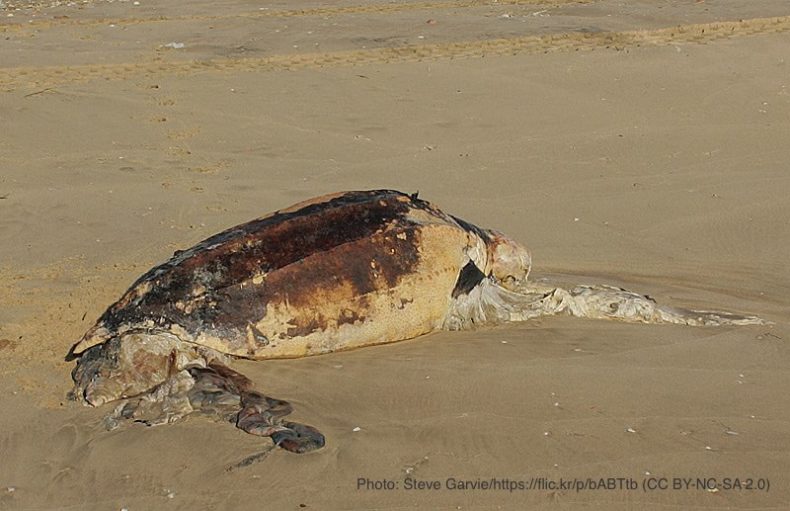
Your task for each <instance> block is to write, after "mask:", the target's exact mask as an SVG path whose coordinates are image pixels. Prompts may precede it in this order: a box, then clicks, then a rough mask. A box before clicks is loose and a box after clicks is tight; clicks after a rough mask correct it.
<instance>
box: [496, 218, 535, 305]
mask: <svg viewBox="0 0 790 511" xmlns="http://www.w3.org/2000/svg"><path fill="white" fill-rule="evenodd" d="M487 234H488V236H489V240H488V243H487V246H488V261H489V264H490V274H491V275H493V277H494V278H495V279H496V280H497V282H498V283H499V284H500V285H501V286H502V287H504V288H506V289H508V290H510V291H515V292H518V291H520V290H522V289H523V288H524V287H525V286H526V285H527V277H528V276H529V270H530V268H531V267H532V256H531V255H530V253H529V250H527V249H526V247H524V246H523V245H521V244H520V243H518V242H516V241H514V240H512V239H511V238H509V237H507V236H506V235H504V234H502V233H501V232H499V231H492V230H489V231H487Z"/></svg>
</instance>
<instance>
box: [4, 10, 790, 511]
mask: <svg viewBox="0 0 790 511" xmlns="http://www.w3.org/2000/svg"><path fill="white" fill-rule="evenodd" d="M135 4H137V2H131V1H116V2H111V1H98V0H97V1H90V0H88V1H83V2H76V3H74V4H72V5H67V4H66V2H55V1H52V2H50V1H45V2H30V1H24V0H19V1H17V0H3V1H2V5H3V7H0V16H2V19H1V21H0V36H1V37H2V39H0V66H2V67H0V127H1V128H0V132H1V134H0V272H1V273H0V275H2V278H0V385H1V386H2V388H3V394H2V395H3V397H2V402H1V403H2V412H0V508H1V509H10V510H18V509H96V510H118V509H122V508H126V509H129V510H141V509H252V510H261V509H303V508H304V509H405V508H425V509H500V508H501V509H523V508H524V507H525V506H528V507H529V508H530V509H555V508H557V509H561V508H570V507H582V508H585V509H605V510H609V509H661V510H666V509H714V508H715V509H725V508H726V509H733V508H744V509H790V448H789V446H790V400H788V391H790V369H788V368H790V349H789V348H788V340H789V339H790V322H789V321H788V305H789V304H790V299H789V298H788V291H789V290H790V267H789V266H788V255H790V221H789V220H788V219H790V201H788V197H789V196H790V175H789V174H788V172H787V171H788V162H790V63H788V62H787V59H788V58H790V54H789V53H788V48H790V30H788V29H790V17H787V16H788V15H790V7H788V5H787V2H786V1H785V0H782V1H764V2H753V1H750V0H740V1H735V0H732V1H723V0H722V1H713V0H708V1H697V2H694V1H691V0H688V1H671V2H648V1H641V2H627V3H626V2H616V1H612V0H601V1H589V2H584V3H574V2H568V1H565V0H556V1H555V2H553V3H552V2H548V3H541V2H534V1H500V2H498V3H497V2H491V1H469V0H458V1H451V0H437V1H435V2H431V1H424V2H399V3H386V2H382V1H377V0H369V1H368V2H360V3H355V2H353V1H351V0H348V1H343V2H336V3H327V4H319V3H315V2H313V1H311V0H295V1H292V2H284V1H279V2H272V3H268V2H267V3H265V4H264V3H262V2H252V1H246V2H245V1H243V0H220V1H214V2H207V1H205V0H193V1H192V2H183V1H178V2H176V1H153V0H140V1H139V5H135ZM12 14H13V16H11V15H12ZM783 16H784V17H783ZM767 18H770V19H767ZM740 20H743V21H740ZM695 24H696V25H695ZM679 26H680V27H679ZM169 43H183V44H184V47H183V48H171V47H168V46H167V45H168V44H169ZM171 46H172V45H171ZM175 46H178V45H175ZM376 187H392V188H398V189H402V190H406V191H414V190H419V191H420V193H421V196H423V197H425V198H427V199H429V200H431V201H433V202H435V203H436V204H438V205H440V206H441V207H442V208H444V209H445V210H447V211H450V212H452V213H454V214H457V215H459V216H461V217H463V218H466V219H468V220H470V221H473V222H475V223H477V224H479V225H483V226H487V227H494V228H497V229H500V230H502V231H505V232H507V233H509V234H511V235H512V236H514V237H515V238H517V239H519V240H521V241H523V242H524V243H525V244H527V245H528V246H530V247H531V248H532V250H533V255H534V260H535V265H536V274H537V275H538V276H539V275H541V274H546V273H555V274H561V275H564V276H565V277H567V278H571V279H573V280H576V281H578V282H589V281H596V282H609V283H614V284H620V285H623V286H627V287H628V288H631V289H633V290H638V291H640V292H644V293H649V294H650V295H652V296H654V297H656V298H657V299H658V300H659V301H662V302H666V303H672V304H676V305H685V306H690V307H696V308H722V309H728V310H732V311H738V312H747V313H753V314H758V315H760V316H762V317H764V318H767V319H770V320H772V321H774V322H775V325H772V326H765V327H739V328H684V327H676V326H644V325H624V324H617V323H610V322H594V321H583V320H574V319H570V318H556V319H546V320H542V321H534V322H530V323H527V324H521V325H512V326H509V327H504V328H497V329H485V330H480V331H475V332H464V333H442V334H435V335H431V336H427V337H424V338H420V339H416V340H412V341H407V342H403V343H398V344H395V345H390V346H383V347H377V348H369V349H363V350H359V351H355V352H348V353H342V354H335V355H328V356H323V357H314V358H310V359H303V360H292V361H277V362H270V363H250V362H240V363H239V364H238V367H240V368H241V370H242V371H244V372H245V373H246V374H248V375H249V376H250V377H252V378H253V379H254V380H255V381H256V382H257V384H258V386H259V387H260V388H261V389H263V390H265V391H266V392H267V393H268V394H271V395H273V396H277V397H281V398H284V399H287V400H289V401H291V402H292V403H293V404H294V405H295V408H296V411H295V413H294V415H293V417H294V419H295V420H300V421H304V422H307V423H310V424H314V425H316V426H318V427H319V428H320V429H321V430H322V431H323V432H324V433H326V434H327V437H328V445H327V447H326V448H325V449H323V450H321V451H319V452H317V453H313V454H309V455H304V456H297V455H292V454H289V453H287V452H284V451H280V450H277V451H273V452H271V453H270V454H269V455H268V456H267V457H266V458H265V459H263V460H262V461H260V462H258V463H255V464H253V465H250V466H248V467H245V468H241V469H238V470H232V471H228V470H226V468H227V467H229V466H232V465H233V464H235V463H238V462H239V461H240V460H242V459H244V458H245V457H247V456H249V455H250V454H253V453H257V452H262V451H264V450H266V448H267V446H268V444H269V441H268V440H266V439H263V440H262V439H259V438H255V437H252V436H250V435H247V434H245V433H243V432H241V431H239V430H237V429H235V428H233V427H232V426H230V425H225V424H217V423H214V422H211V421H209V420H205V419H201V418H188V419H187V420H184V421H182V422H180V423H178V424H175V425H172V426H167V427H159V428H145V427H143V426H139V425H129V426H128V427H123V428H121V429H118V430H115V431H112V432H107V431H104V430H103V429H102V427H101V419H102V417H103V416H104V415H105V414H106V413H107V412H108V411H109V410H108V409H88V408H83V407H80V406H78V405H76V404H74V403H70V402H67V401H66V399H65V395H66V392H67V391H68V389H69V388H70V376H69V372H70V370H71V368H72V366H73V364H72V363H67V362H65V361H64V360H63V357H64V355H65V353H66V352H67V350H68V348H69V347H70V345H71V344H72V343H73V342H74V341H75V340H76V339H78V338H79V336H80V335H81V334H82V333H83V332H84V331H85V330H86V329H87V328H88V327H89V326H90V325H91V324H92V322H93V321H95V319H96V318H97V316H98V315H99V314H100V313H101V312H102V311H103V310H104V308H105V307H107V305H109V304H110V303H111V302H112V301H114V300H115V299H116V298H117V297H118V296H119V295H120V294H121V293H122V292H123V291H124V290H125V289H126V287H127V286H128V285H129V284H130V283H131V282H132V281H133V280H134V278H135V277H137V276H138V275H139V274H141V273H142V272H143V271H145V270H147V269H148V268H149V267H150V266H152V265H154V264H156V263H158V262H161V261H163V260H164V259H166V258H167V257H169V256H170V255H171V253H172V252H173V251H174V250H175V249H178V248H184V247H187V246H190V245H191V244H193V243H194V242H197V241H199V240H201V239H203V238H205V237H207V236H208V235H210V234H212V233H214V232H216V231H218V230H220V229H223V228H226V227H228V226H231V225H234V224H236V223H239V222H242V221H245V220H248V219H251V218H254V217H256V216H259V215H261V214H263V213H266V212H269V211H272V210H274V209H277V208H280V207H284V206H287V205H289V204H291V203H293V202H296V201H297V200H301V199H305V198H308V197H310V196H314V195H318V194H322V193H325V192H329V191H334V190H345V189H367V188H376ZM355 428H360V429H359V430H358V431H354V430H355ZM407 475H409V476H411V477H416V478H418V479H421V480H426V481H434V480H435V481H440V484H441V486H442V488H441V489H439V490H422V491H417V490H407V489H405V488H404V484H405V478H406V476H407ZM360 477H364V478H369V479H371V480H381V479H387V480H391V481H394V482H396V483H397V484H398V488H397V489H395V490H390V491H384V490H382V491H373V490H358V489H357V479H358V478H360ZM451 477H455V478H460V479H471V480H476V479H478V478H480V479H485V480H487V479H490V478H508V479H510V480H530V479H531V478H533V477H545V478H549V479H553V480H559V479H560V478H565V479H569V478H581V479H584V480H586V479H587V478H592V479H595V480H597V479H598V478H602V477H603V478H608V477H623V478H632V479H634V480H635V481H636V482H637V483H638V485H639V489H637V490H628V489H624V488H623V489H620V488H618V489H612V490H607V489H599V490H594V491H580V492H576V491H573V490H567V489H557V490H553V491H552V490H548V489H536V490H531V491H515V492H512V493H511V492H508V491H498V490H488V491H486V490H479V489H477V490H476V489H470V490H466V491H461V490H452V489H449V488H447V486H446V480H447V479H448V478H451ZM651 477H653V478H656V479H655V480H656V481H661V480H662V478H666V480H667V481H668V484H669V488H668V489H666V490H652V491H643V490H642V487H641V485H642V482H643V481H646V480H648V479H649V478H651ZM689 477H690V478H697V477H704V478H717V479H718V480H719V482H721V481H722V479H723V478H725V477H730V478H736V477H737V478H741V481H742V482H743V483H744V484H745V483H746V479H749V478H751V479H754V480H755V483H754V484H755V486H756V485H757V484H758V483H757V480H760V481H765V480H767V481H768V482H769V483H770V488H769V489H768V490H767V491H765V490H749V491H747V490H727V489H725V488H718V489H717V490H718V491H713V490H711V491H708V490H705V489H699V488H698V489H682V490H675V489H673V488H672V483H673V478H689Z"/></svg>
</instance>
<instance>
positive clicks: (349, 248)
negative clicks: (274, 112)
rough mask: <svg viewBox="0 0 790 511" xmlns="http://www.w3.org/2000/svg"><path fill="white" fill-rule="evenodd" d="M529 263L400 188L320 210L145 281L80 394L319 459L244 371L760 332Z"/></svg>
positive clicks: (248, 227) (86, 357) (191, 257)
mask: <svg viewBox="0 0 790 511" xmlns="http://www.w3.org/2000/svg"><path fill="white" fill-rule="evenodd" d="M530 266H531V259H530V254H529V252H528V251H527V250H526V249H525V248H524V247H522V246H521V245H519V244H518V243H516V242H515V241H513V240H511V239H510V238H508V237H507V236H505V235H503V234H501V233H499V232H496V231H492V230H488V229H481V228H479V227H476V226H474V225H472V224H470V223H468V222H465V221H463V220H461V219H459V218H456V217H454V216H452V215H448V214H446V213H444V212H442V211H440V210H439V209H437V208H436V207H435V206H433V205H432V204H430V203H428V202H426V201H424V200H421V199H419V198H417V196H416V194H414V195H407V194H403V193H400V192H396V191H391V190H373V191H361V192H346V193H339V194H335V195H329V196H325V197H320V198H317V199H313V200H310V201H308V202H303V203H300V204H297V205H295V206H292V207H290V208H288V209H284V210H281V211H278V212H276V213H274V214H272V215H269V216H266V217H263V218H260V219H257V220H253V221H251V222H248V223H246V224H242V225H239V226H237V227H233V228H231V229H228V230H226V231H224V232H221V233H219V234H217V235H215V236H212V237H211V238H208V239H207V240H205V241H203V242H201V243H198V244H197V245H195V246H194V247H192V248H190V249H187V250H184V251H179V252H177V253H176V254H175V255H174V256H173V257H172V258H171V259H170V260H169V261H167V262H166V263H164V264H161V265H159V266H157V267H155V268H153V269H151V270H150V271H149V272H147V273H146V274H145V275H143V276H142V277H140V278H139V279H138V280H137V282H135V283H134V284H133V285H132V287H131V288H129V290H128V291H127V292H126V293H125V294H124V295H123V296H122V297H121V299H120V300H118V301H117V302H116V303H115V304H113V305H112V306H110V308H109V309H107V311H106V312H105V313H104V314H103V315H102V316H101V318H99V320H98V322H97V323H96V325H95V326H94V327H93V328H91V329H90V330H89V331H88V332H87V333H86V334H85V335H84V337H83V338H82V340H80V341H79V342H78V343H77V344H76V345H75V346H74V347H73V348H72V349H71V351H70V353H69V358H76V357H79V360H78V361H77V366H76V367H75V369H74V371H73V373H72V376H73V378H74V382H75V388H74V390H73V396H74V397H75V398H77V399H79V400H81V401H83V402H85V403H87V404H90V405H93V406H98V405H101V404H104V403H107V402H110V401H115V400H121V399H125V400H126V401H125V402H123V403H122V404H121V405H120V406H119V407H118V408H116V411H115V412H114V414H113V415H112V416H111V417H112V418H113V420H114V419H119V418H136V419H138V420H142V421H144V422H148V423H149V424H157V423H166V422H172V421H173V420H176V419H178V418H180V417H182V416H184V415H186V414H188V413H190V412H192V411H195V410H201V411H204V412H208V413H215V414H219V415H222V416H226V417H232V420H234V421H235V422H236V425H237V426H238V427H239V428H241V429H243V430H244V431H247V432H248V433H252V434H255V435H261V436H270V437H272V439H273V441H274V442H275V443H276V444H277V445H280V446H281V447H283V448H285V449H287V450H289V451H293V452H305V451H309V450H313V449H317V448H320V447H321V446H323V445H324V437H323V436H322V435H321V434H320V433H319V432H318V431H317V430H316V429H314V428H312V427H310V426H306V425H302V424H298V423H294V422H288V421H285V420H283V417H284V416H285V415H287V414H288V413H290V411H291V408H290V406H289V405H288V403H286V402H284V401H280V400H277V399H272V398H269V397H267V396H264V395H263V394H261V393H259V392H257V391H255V390H254V389H253V385H252V383H251V382H250V380H248V379H247V378H246V377H244V376H243V375H241V374H239V373H237V372H235V371H233V370H231V369H230V368H229V367H228V365H227V364H228V362H229V359H231V358H233V357H241V358H249V359H256V360H263V359H273V358H291V357H303V356H307V355H317V354H321V353H328V352H331V351H339V350H346V349H351V348H357V347H361V346H369V345H373V344H382V343H388V342H394V341H399V340H403V339H409V338H413V337H416V336H419V335H422V334H425V333H428V332H432V331H436V330H440V329H450V330H457V329H464V328H469V327H471V326H474V325H483V324H492V323H498V322H505V321H521V320H526V319H529V318H534V317H537V316H543V315H552V314H558V313H566V314H571V315H574V316H580V317H587V318H614V319H620V320H625V321H638V322H645V323H659V322H668V323H680V324H688V325H722V324H755V323H760V322H761V320H759V319H758V318H755V317H749V316H736V315H733V314H727V313H720V312H700V311H688V310H681V309H673V308H669V307H662V306H658V305H656V303H655V302H654V301H653V300H652V299H650V298H648V297H645V296H642V295H639V294H635V293H631V292H628V291H625V290H623V289H619V288H614V287H609V286H578V287H575V288H572V289H570V290H566V289H563V288H560V287H551V286H545V285H538V284H534V283H532V282H530V281H528V280H527V276H528V275H529V271H530Z"/></svg>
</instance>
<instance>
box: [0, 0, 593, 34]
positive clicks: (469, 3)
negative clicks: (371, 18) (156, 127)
mask: <svg viewBox="0 0 790 511" xmlns="http://www.w3.org/2000/svg"><path fill="white" fill-rule="evenodd" d="M594 1H595V0H444V1H436V2H403V3H391V4H361V5H345V6H338V7H312V8H304V9H267V10H259V11H255V12H240V13H235V14H216V15H183V16H156V17H148V18H95V19H71V18H50V19H37V20H31V21H30V22H28V23H14V24H6V25H0V31H3V32H6V31H27V30H41V29H46V28H54V27H61V26H78V27H95V26H101V27H106V26H109V25H115V26H129V25H142V24H146V23H163V22H190V21H219V20H228V19H239V18H246V19H260V18H293V17H303V16H305V17H306V16H327V17H328V16H340V15H346V14H393V13H400V12H405V11H420V10H431V9H437V10H438V9H466V8H474V7H507V6H520V5H535V6H540V7H544V8H550V7H559V6H561V5H568V4H589V3H592V2H594Z"/></svg>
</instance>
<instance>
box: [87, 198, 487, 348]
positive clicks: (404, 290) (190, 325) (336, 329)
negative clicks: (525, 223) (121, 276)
mask: <svg viewBox="0 0 790 511" xmlns="http://www.w3.org/2000/svg"><path fill="white" fill-rule="evenodd" d="M486 240H487V231H485V230H483V229H480V228H477V227H475V226H473V225H471V224H469V223H466V222H464V221H462V220H460V219H457V218H455V217H452V216H450V215H447V214H445V213H443V212H441V211H440V210H439V209H437V208H435V207H434V206H432V205H431V204H430V203H428V202H426V201H423V200H421V199H419V198H417V196H416V194H414V195H407V194H404V193H401V192H397V191H392V190H373V191H361V192H346V193H340V194H334V195H329V196H324V197H320V198H317V199H313V200H311V201H308V202H303V203H300V204H297V205H295V206H292V207H290V208H287V209H285V210H281V211H278V212H276V213H273V214H271V215H269V216H266V217H263V218H259V219H257V220H253V221H251V222H248V223H245V224H242V225H239V226H237V227H233V228H231V229H228V230H226V231H224V232H221V233H219V234H216V235H214V236H212V237H210V238H208V239H207V240H205V241H203V242H201V243H198V244H197V245H195V246H194V247H192V248H190V249H187V250H184V251H179V252H176V253H175V254H174V255H173V257H172V258H171V259H170V260H169V261H167V262H165V263H164V264H161V265H159V266H156V267H155V268H152V269H151V270H150V271H148V272H147V273H146V274H144V275H143V276H142V277H140V278H139V279H138V280H137V281H136V282H135V283H134V284H133V285H132V286H131V288H129V290H128V291H127V292H126V293H125V294H124V295H123V296H122V297H121V299H120V300H118V301H117V302H116V303H115V304H113V305H112V306H110V307H109V308H108V309H107V311H106V312H105V313H104V314H103V315H102V316H101V317H100V318H99V320H98V322H97V324H96V325H95V326H94V327H93V328H91V329H90V330H89V331H88V332H87V333H86V334H85V336H84V337H83V338H82V340H80V342H78V343H77V344H76V345H75V346H74V347H73V348H72V353H73V354H75V355H78V354H80V353H81V352H83V351H85V350H86V349H88V348H90V347H91V346H95V345H97V344H101V343H103V342H105V341H107V340H109V339H111V338H113V337H116V336H119V335H123V334H124V333H127V332H135V331H146V332H149V333H157V332H162V333H166V334H172V335H175V336H176V337H177V338H178V339H180V340H181V341H185V342H191V343H195V344H198V345H201V346H205V347H208V348H211V349H214V350H217V351H219V352H221V353H226V354H229V355H233V356H238V357H244V358H252V359H267V358H290V357H300V356H305V355H313V354H319V353H327V352H330V351H337V350H342V349H349V348H354V347H359V346H367V345H372V344H380V343H387V342H393V341H398V340H402V339H408V338H412V337H416V336H419V335H421V334H424V333H427V332H430V331H433V330H437V329H439V328H441V325H442V322H443V321H444V318H445V315H446V314H447V311H448V308H449V306H450V303H451V301H452V299H453V298H454V296H457V295H458V293H459V292H464V291H466V290H468V289H470V288H471V287H473V286H474V285H475V284H476V283H477V282H479V280H481V279H482V278H483V277H484V275H485V274H487V273H488V272H487V271H486V266H488V265H489V262H487V257H488V256H487V255H486V254H487V250H486Z"/></svg>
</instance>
